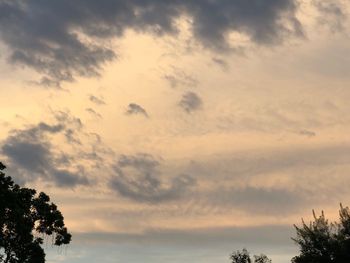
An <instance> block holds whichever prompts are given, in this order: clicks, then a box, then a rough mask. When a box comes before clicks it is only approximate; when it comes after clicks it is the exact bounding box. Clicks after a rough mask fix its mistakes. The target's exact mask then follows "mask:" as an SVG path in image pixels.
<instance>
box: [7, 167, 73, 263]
mask: <svg viewBox="0 0 350 263" xmlns="http://www.w3.org/2000/svg"><path fill="white" fill-rule="evenodd" d="M5 168H6V167H5V165H3V164H2V163H1V162H0V262H3V263H18V262H20V263H43V262H45V253H44V250H43V248H42V247H41V245H42V244H43V242H44V239H43V237H44V236H45V235H47V236H53V237H54V238H53V244H54V245H57V246H60V245H64V244H69V243H70V241H71V234H70V233H68V231H67V228H66V227H65V224H64V218H63V216H62V213H61V212H60V211H59V210H58V209H57V206H56V205H55V204H54V203H51V202H50V198H49V196H48V195H46V194H45V193H43V192H41V193H39V194H38V195H37V193H36V191H35V190H34V189H29V188H22V187H20V186H19V185H17V184H15V183H14V182H13V180H12V178H11V177H10V176H6V175H5V173H4V172H3V170H4V169H5Z"/></svg>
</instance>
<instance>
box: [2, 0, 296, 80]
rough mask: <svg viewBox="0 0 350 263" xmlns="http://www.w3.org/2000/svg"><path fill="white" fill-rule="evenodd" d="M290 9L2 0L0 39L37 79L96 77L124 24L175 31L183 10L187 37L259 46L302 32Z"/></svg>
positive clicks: (224, 0)
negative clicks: (239, 38) (234, 36)
mask: <svg viewBox="0 0 350 263" xmlns="http://www.w3.org/2000/svg"><path fill="white" fill-rule="evenodd" d="M296 9H297V4H296V1H295V0H265V1H246V0H236V1H231V0H219V1H212V0H203V1H194V0H190V1H187V0H186V1H185V0H142V1H141V0H118V1H109V0H101V1H95V0H76V1H69V0H52V1H44V0H28V1H24V0H13V1H9V0H1V1H0V39H1V41H2V42H3V43H4V44H5V45H6V46H7V47H8V48H9V50H10V56H9V58H8V59H9V61H10V62H12V63H16V64H19V65H24V66H28V67H30V68H32V69H34V70H36V71H38V72H40V73H41V74H42V75H43V77H42V79H41V80H40V81H39V82H40V83H41V84H43V85H49V86H52V85H54V86H59V85H60V83H61V82H62V81H73V80H74V77H75V76H98V75H99V72H100V69H101V66H102V65H103V64H104V63H105V62H108V61H111V60H112V59H114V58H116V57H117V54H116V53H115V51H114V50H113V49H112V48H111V47H110V46H109V45H108V44H107V42H108V40H110V39H111V38H113V37H121V36H122V35H123V33H124V32H125V30H127V29H134V30H136V31H140V32H148V33H151V34H155V35H164V34H176V32H177V31H178V28H177V26H176V23H175V21H176V19H178V18H180V17H181V16H182V15H187V16H189V17H190V20H191V21H192V22H191V23H192V25H191V30H192V34H193V37H194V38H195V39H196V40H197V41H198V42H199V43H201V44H202V45H203V46H205V47H208V48H213V49H216V50H221V51H222V50H229V49H230V43H228V41H227V35H228V34H229V33H230V32H239V33H243V34H245V35H247V36H248V37H249V38H250V39H251V41H252V42H254V43H257V44H263V45H270V44H273V43H278V42H280V41H282V40H283V38H284V37H286V36H287V35H291V34H294V35H301V34H302V28H301V25H300V23H299V21H298V20H297V18H296V17H295V12H296Z"/></svg>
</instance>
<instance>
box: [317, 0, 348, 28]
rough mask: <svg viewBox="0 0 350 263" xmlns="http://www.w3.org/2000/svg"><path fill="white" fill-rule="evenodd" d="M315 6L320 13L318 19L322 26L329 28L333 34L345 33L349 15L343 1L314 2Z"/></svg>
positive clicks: (318, 0)
mask: <svg viewBox="0 0 350 263" xmlns="http://www.w3.org/2000/svg"><path fill="white" fill-rule="evenodd" d="M313 4H314V5H315V6H316V8H317V10H318V11H319V13H320V16H319V17H318V22H319V24H320V25H322V26H327V27H328V28H329V29H330V30H331V31H332V32H338V31H343V30H344V29H345V28H344V24H345V22H346V20H347V15H346V11H345V10H346V8H345V6H344V4H343V2H342V1H341V0H329V1H320V0H314V1H313ZM344 11H345V12H344Z"/></svg>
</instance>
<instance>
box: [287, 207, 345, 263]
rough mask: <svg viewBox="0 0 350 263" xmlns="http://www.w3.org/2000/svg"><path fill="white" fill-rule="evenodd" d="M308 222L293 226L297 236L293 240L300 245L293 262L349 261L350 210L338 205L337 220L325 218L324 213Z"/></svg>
mask: <svg viewBox="0 0 350 263" xmlns="http://www.w3.org/2000/svg"><path fill="white" fill-rule="evenodd" d="M313 216H314V220H313V221H312V222H310V223H309V224H306V223H305V222H304V221H302V226H301V227H298V226H295V228H296V231H297V236H296V237H295V238H293V240H294V241H295V242H296V243H297V244H298V246H299V247H300V255H299V256H296V257H294V258H293V259H292V262H293V263H345V262H350V210H349V208H348V207H346V208H344V207H343V206H342V205H340V210H339V222H332V223H329V221H328V220H327V219H326V218H325V215H324V213H323V212H322V214H321V215H320V216H319V217H317V216H316V214H315V212H313Z"/></svg>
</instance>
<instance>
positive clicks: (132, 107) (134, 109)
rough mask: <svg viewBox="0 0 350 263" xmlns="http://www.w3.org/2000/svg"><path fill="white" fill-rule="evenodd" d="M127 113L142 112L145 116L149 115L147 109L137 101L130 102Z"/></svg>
mask: <svg viewBox="0 0 350 263" xmlns="http://www.w3.org/2000/svg"><path fill="white" fill-rule="evenodd" d="M125 113H126V114H128V115H135V114H141V115H144V116H145V117H148V113H147V111H146V110H145V109H144V108H142V107H141V106H140V105H138V104H136V103H130V104H129V105H128V109H127V110H126V112H125Z"/></svg>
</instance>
